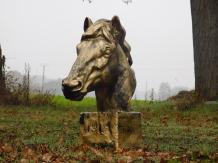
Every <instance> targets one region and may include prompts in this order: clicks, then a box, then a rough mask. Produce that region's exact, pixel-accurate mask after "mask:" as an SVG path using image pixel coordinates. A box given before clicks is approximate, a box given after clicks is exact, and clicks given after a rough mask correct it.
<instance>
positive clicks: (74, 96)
mask: <svg viewBox="0 0 218 163" xmlns="http://www.w3.org/2000/svg"><path fill="white" fill-rule="evenodd" d="M82 87H83V83H82V82H81V81H79V80H69V79H67V78H66V79H64V80H62V91H63V94H64V96H65V97H66V98H67V99H70V100H73V101H80V100H82V99H83V98H84V96H85V95H86V94H87V92H81V89H82Z"/></svg>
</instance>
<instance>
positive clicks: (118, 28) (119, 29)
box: [111, 16, 126, 44]
mask: <svg viewBox="0 0 218 163" xmlns="http://www.w3.org/2000/svg"><path fill="white" fill-rule="evenodd" d="M111 24H112V26H113V28H114V37H115V39H116V40H117V41H118V42H119V43H120V44H123V43H124V40H125V36H126V31H125V29H124V28H123V26H122V25H121V23H120V19H119V17H118V16H113V18H112V20H111Z"/></svg>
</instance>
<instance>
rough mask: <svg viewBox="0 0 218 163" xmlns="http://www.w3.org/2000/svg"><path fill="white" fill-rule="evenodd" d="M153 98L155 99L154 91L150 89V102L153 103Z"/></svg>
mask: <svg viewBox="0 0 218 163" xmlns="http://www.w3.org/2000/svg"><path fill="white" fill-rule="evenodd" d="M154 97H155V91H154V88H152V89H151V94H150V99H151V101H154Z"/></svg>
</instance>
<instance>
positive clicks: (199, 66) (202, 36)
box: [191, 0, 218, 100]
mask: <svg viewBox="0 0 218 163" xmlns="http://www.w3.org/2000/svg"><path fill="white" fill-rule="evenodd" d="M191 12H192V27H193V45H194V62H195V90H196V91H197V92H198V93H199V95H200V96H201V97H203V98H204V99H205V100H218V0H191Z"/></svg>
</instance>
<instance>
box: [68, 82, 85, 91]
mask: <svg viewBox="0 0 218 163" xmlns="http://www.w3.org/2000/svg"><path fill="white" fill-rule="evenodd" d="M71 86H72V88H73V91H79V90H81V89H82V86H83V84H82V82H81V81H78V80H75V81H73V82H72V83H71Z"/></svg>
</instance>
